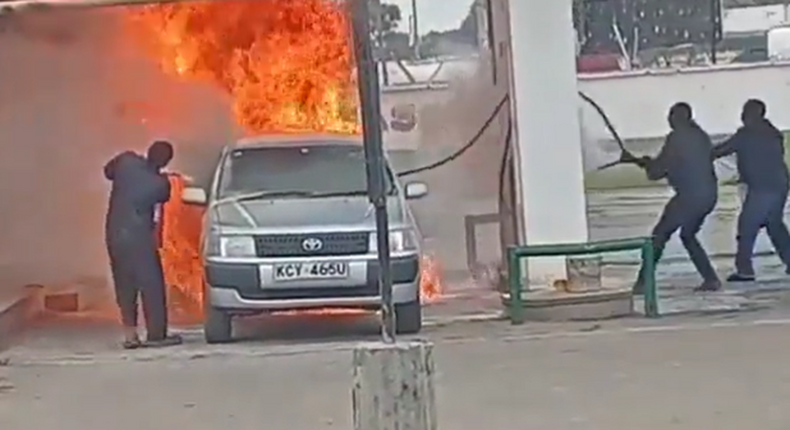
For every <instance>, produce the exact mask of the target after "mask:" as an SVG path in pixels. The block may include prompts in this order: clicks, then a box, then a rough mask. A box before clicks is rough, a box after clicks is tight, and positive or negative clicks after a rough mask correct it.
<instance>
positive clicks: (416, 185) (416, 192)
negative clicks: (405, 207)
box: [404, 182, 428, 200]
mask: <svg viewBox="0 0 790 430" xmlns="http://www.w3.org/2000/svg"><path fill="white" fill-rule="evenodd" d="M404 194H405V196H406V200H415V199H421V198H423V197H425V196H426V195H428V185H427V184H425V183H424V182H409V183H408V184H406V189H405V191H404Z"/></svg>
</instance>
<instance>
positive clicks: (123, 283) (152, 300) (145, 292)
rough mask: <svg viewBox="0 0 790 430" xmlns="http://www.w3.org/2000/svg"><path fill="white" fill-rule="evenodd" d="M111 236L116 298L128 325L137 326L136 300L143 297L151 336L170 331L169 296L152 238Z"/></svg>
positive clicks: (159, 336)
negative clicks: (168, 327)
mask: <svg viewBox="0 0 790 430" xmlns="http://www.w3.org/2000/svg"><path fill="white" fill-rule="evenodd" d="M136 239H137V240H135V239H115V240H112V239H109V240H108V243H107V250H108V253H109V256H110V266H111V269H112V277H113V283H114V284H115V298H116V300H117V303H118V307H119V308H120V310H121V321H122V323H123V325H124V326H125V327H137V300H138V296H139V297H140V298H142V302H143V314H144V315H145V324H146V330H147V332H148V339H149V340H157V339H164V338H165V336H166V335H167V299H166V295H165V294H166V293H165V280H164V271H163V270H162V261H161V260H160V258H159V252H158V250H157V248H156V245H155V243H154V241H153V238H152V240H150V241H149V240H140V238H139V237H138V238H136Z"/></svg>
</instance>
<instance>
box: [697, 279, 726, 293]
mask: <svg viewBox="0 0 790 430" xmlns="http://www.w3.org/2000/svg"><path fill="white" fill-rule="evenodd" d="M714 291H721V282H719V281H703V282H702V284H701V285H700V286H699V287H697V288H695V289H694V292H695V293H712V292H714Z"/></svg>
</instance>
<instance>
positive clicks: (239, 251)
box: [205, 234, 255, 257]
mask: <svg viewBox="0 0 790 430" xmlns="http://www.w3.org/2000/svg"><path fill="white" fill-rule="evenodd" d="M205 249H206V255H207V256H213V257H254V256H255V241H254V240H253V239H252V237H250V236H221V235H215V234H212V235H209V236H208V239H207V240H206V248H205Z"/></svg>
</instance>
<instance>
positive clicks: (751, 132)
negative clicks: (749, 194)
mask: <svg viewBox="0 0 790 430" xmlns="http://www.w3.org/2000/svg"><path fill="white" fill-rule="evenodd" d="M731 154H735V156H736V157H737V159H738V161H737V165H738V176H740V180H741V182H743V183H745V184H746V185H747V187H748V189H750V190H755V191H770V192H774V191H775V192H787V189H788V186H790V176H788V171H787V165H786V164H785V160H784V155H785V148H784V136H783V135H782V132H780V131H779V130H778V129H777V128H776V127H774V125H773V124H771V122H770V121H768V120H763V121H761V122H760V123H757V124H754V125H749V126H743V127H741V128H739V129H738V131H736V132H735V134H734V135H732V136H731V137H730V138H729V139H727V140H726V141H724V142H722V143H720V144H718V145H716V147H715V148H714V149H713V155H714V157H716V158H719V157H726V156H728V155H731Z"/></svg>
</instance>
